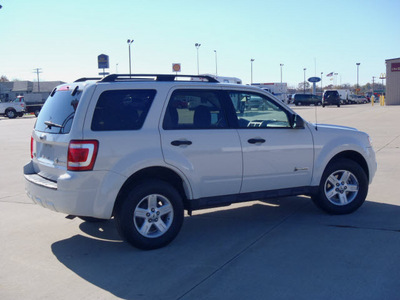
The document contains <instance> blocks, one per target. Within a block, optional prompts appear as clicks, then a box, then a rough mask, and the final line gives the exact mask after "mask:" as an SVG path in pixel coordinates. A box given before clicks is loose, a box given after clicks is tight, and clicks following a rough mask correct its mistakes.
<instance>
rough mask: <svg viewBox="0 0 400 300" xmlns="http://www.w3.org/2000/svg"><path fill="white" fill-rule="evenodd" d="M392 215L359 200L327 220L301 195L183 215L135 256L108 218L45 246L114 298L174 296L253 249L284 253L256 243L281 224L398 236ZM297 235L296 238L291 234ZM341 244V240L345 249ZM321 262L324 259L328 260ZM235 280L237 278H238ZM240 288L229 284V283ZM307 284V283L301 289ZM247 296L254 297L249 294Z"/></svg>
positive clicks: (394, 210) (387, 208)
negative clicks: (166, 239) (173, 230)
mask: <svg viewBox="0 0 400 300" xmlns="http://www.w3.org/2000/svg"><path fill="white" fill-rule="evenodd" d="M399 213H400V207H398V206H393V205H388V204H379V203H374V202H366V203H365V204H364V205H363V207H361V208H360V209H359V210H358V211H357V212H355V213H353V214H351V215H345V216H331V215H327V214H324V213H322V212H320V211H319V210H318V209H316V208H315V207H314V205H313V204H312V203H311V201H310V200H309V199H308V198H305V197H288V198H282V199H276V200H271V201H263V202H262V201H259V202H250V203H248V204H245V205H243V204H242V205H240V206H233V207H231V208H221V209H218V210H217V211H213V210H205V211H198V212H195V213H194V215H193V216H192V217H188V216H187V217H185V221H184V224H183V227H182V230H181V232H180V234H179V235H178V237H177V238H176V239H175V240H174V241H173V242H172V243H171V244H170V245H168V246H167V247H164V248H161V249H157V250H152V251H142V250H138V249H136V248H133V247H131V246H130V245H129V244H127V243H125V242H122V241H121V239H120V237H119V235H118V233H117V230H116V229H115V224H114V220H109V221H105V222H99V223H89V222H82V223H81V224H80V225H79V229H80V230H81V234H77V235H75V236H72V237H70V238H68V239H65V240H61V241H58V242H55V243H54V244H53V245H52V246H51V248H52V252H53V253H54V255H55V256H56V258H57V259H58V260H59V261H60V262H61V263H62V264H63V265H65V267H67V268H68V269H70V270H71V271H73V272H74V273H75V274H77V275H78V276H80V277H81V278H83V279H84V280H86V281H88V282H90V283H91V284H93V285H96V286H98V287H99V288H101V289H103V290H106V291H108V292H110V293H111V294H113V295H114V296H117V297H120V298H123V299H137V298H143V299H157V298H158V299H178V298H180V297H182V296H184V295H186V294H187V293H188V292H189V291H191V290H192V289H193V288H194V287H196V286H198V285H199V284H200V283H202V282H204V281H205V280H207V279H208V278H210V277H212V276H213V274H215V273H216V272H218V271H219V270H221V269H222V268H228V267H229V265H230V263H231V262H232V261H233V260H235V259H237V258H238V257H241V256H242V255H246V253H247V252H248V251H252V249H254V248H257V247H260V245H262V247H263V252H264V253H265V255H266V256H268V253H269V252H271V251H282V252H284V251H286V250H287V249H279V246H278V248H276V247H270V246H268V243H267V244H266V245H267V246H263V245H265V243H264V242H265V241H268V242H270V240H273V238H274V234H272V233H274V232H275V233H276V231H277V230H278V229H280V230H282V228H281V227H285V234H286V235H290V234H291V228H296V227H298V226H303V227H304V228H305V230H306V231H307V230H310V232H311V231H312V230H311V228H315V227H318V228H320V229H321V232H322V233H323V232H324V231H326V232H329V230H332V229H334V228H338V229H340V230H349V229H351V230H356V229H368V230H376V231H381V230H387V231H397V232H398V231H399V229H400V228H399V223H398V222H397V219H398V217H397V216H398V215H399ZM296 238H299V237H296V236H294V237H293V239H296ZM307 238H308V239H310V241H309V243H311V244H312V243H314V242H317V241H318V242H321V241H320V236H318V235H313V234H309V235H308V236H307ZM348 242H349V241H346V240H344V241H343V243H344V245H345V244H346V243H348ZM282 247H286V246H282ZM325 251H326V252H328V254H329V251H334V250H333V249H332V250H330V245H326V249H325ZM393 251H394V250H393ZM325 255H326V253H325ZM354 255H360V254H359V253H357V254H354ZM326 257H327V260H328V259H329V255H327V256H326ZM292 259H296V258H292ZM326 263H327V264H329V263H330V262H329V261H327V262H326ZM256 269H257V268H256ZM276 271H277V270H269V272H276ZM344 271H345V270H344ZM298 272H299V274H297V275H296V276H299V277H301V276H303V275H304V276H305V275H306V273H305V274H303V275H302V274H301V272H302V271H301V270H298ZM241 276H242V275H241V274H238V275H237V278H238V280H239V281H240V280H241ZM243 276H244V275H243ZM211 280H212V279H211ZM343 280H347V279H345V278H343ZM239 283H240V282H232V285H236V284H239ZM265 284H268V283H267V282H266V283H265ZM327 284H329V282H327ZM311 286H312V282H310V286H309V287H306V286H304V290H306V289H307V288H310V287H311ZM255 295H256V294H255ZM249 298H250V299H251V298H254V297H253V296H252V295H249Z"/></svg>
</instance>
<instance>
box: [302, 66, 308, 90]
mask: <svg viewBox="0 0 400 300" xmlns="http://www.w3.org/2000/svg"><path fill="white" fill-rule="evenodd" d="M306 70H307V68H304V69H303V71H304V82H303V88H304V89H303V94H305V93H306Z"/></svg>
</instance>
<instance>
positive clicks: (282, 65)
mask: <svg viewBox="0 0 400 300" xmlns="http://www.w3.org/2000/svg"><path fill="white" fill-rule="evenodd" d="M280 66H281V85H282V67H283V66H284V65H283V64H280Z"/></svg>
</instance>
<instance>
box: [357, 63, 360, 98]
mask: <svg viewBox="0 0 400 300" xmlns="http://www.w3.org/2000/svg"><path fill="white" fill-rule="evenodd" d="M356 65H357V93H356V94H357V95H358V90H359V89H360V86H359V85H358V68H359V67H360V63H356Z"/></svg>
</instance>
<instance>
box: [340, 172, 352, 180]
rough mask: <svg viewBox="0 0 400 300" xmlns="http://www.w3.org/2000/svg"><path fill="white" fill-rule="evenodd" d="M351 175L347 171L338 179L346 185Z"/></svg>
mask: <svg viewBox="0 0 400 300" xmlns="http://www.w3.org/2000/svg"><path fill="white" fill-rule="evenodd" d="M350 175H351V173H350V172H349V171H344V172H343V174H342V177H341V178H340V181H341V182H344V183H346V182H347V180H349V178H350Z"/></svg>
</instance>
